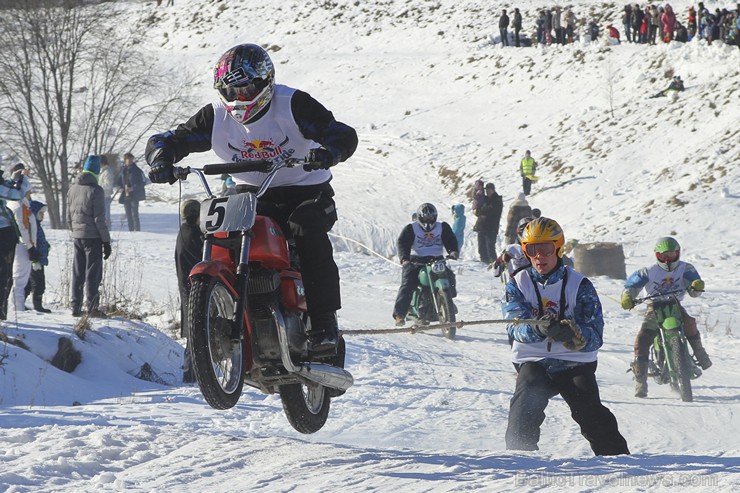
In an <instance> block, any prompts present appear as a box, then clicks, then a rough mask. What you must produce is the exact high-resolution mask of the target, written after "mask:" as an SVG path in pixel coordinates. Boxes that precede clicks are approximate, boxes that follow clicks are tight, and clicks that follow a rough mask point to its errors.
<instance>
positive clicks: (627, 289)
mask: <svg viewBox="0 0 740 493" xmlns="http://www.w3.org/2000/svg"><path fill="white" fill-rule="evenodd" d="M680 257H681V246H680V245H679V244H678V241H676V240H675V238H671V237H670V236H666V237H663V238H660V239H659V240H658V242H657V243H656V244H655V258H656V259H657V262H656V263H655V264H654V265H651V266H650V267H643V268H642V269H640V270H638V271H636V272H634V273H633V274H632V275H631V276H629V277H628V278H627V281H625V283H624V292H623V293H622V308H624V309H625V310H631V309H632V308H633V307H634V306H635V301H634V299H635V297H636V296H637V295H638V294H639V293H640V291H641V290H643V289H644V290H645V292H646V293H647V295H648V296H653V295H660V294H661V293H669V292H672V291H679V292H678V293H676V294H675V297H676V299H677V300H678V301H679V302H680V301H681V300H682V299H683V296H684V293H685V292H686V291H688V293H689V296H691V297H697V296H699V295H700V294H701V292H702V291H704V281H702V279H701V277H700V276H699V273H698V272H697V271H696V269H695V268H694V266H693V265H691V264H690V263H688V262H684V261H682V260H679V258H680ZM655 299H659V298H655ZM681 316H682V318H683V324H684V334H685V335H686V340H687V341H689V344H691V348H692V349H693V350H694V356H696V359H697V360H698V362H699V366H701V367H702V369H704V370H706V369H707V368H709V367H710V366H712V360H710V359H709V355H708V354H707V352H706V350H705V349H704V347H703V346H702V343H701V335H700V334H699V330H698V329H697V327H696V319H695V318H693V317H692V316H690V315H689V314H688V313H687V312H686V310H685V309H684V308H683V307H681ZM657 330H658V322H657V319H656V317H655V312H654V311H653V307H652V303H651V302H648V308H647V311H646V312H645V319H644V320H643V322H642V326H641V327H640V331H639V332H638V333H637V337H636V338H635V360H634V361H633V362H632V364H631V365H630V366H631V368H632V371H633V372H634V374H635V397H646V396H647V367H648V354H649V352H650V344H651V342H652V340H653V338H654V337H655V332H656V331H657Z"/></svg>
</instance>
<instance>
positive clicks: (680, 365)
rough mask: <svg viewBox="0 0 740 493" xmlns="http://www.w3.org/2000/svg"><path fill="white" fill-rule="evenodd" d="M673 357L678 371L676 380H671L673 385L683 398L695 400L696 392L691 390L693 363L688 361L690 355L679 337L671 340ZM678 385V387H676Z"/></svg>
mask: <svg viewBox="0 0 740 493" xmlns="http://www.w3.org/2000/svg"><path fill="white" fill-rule="evenodd" d="M670 345H671V358H672V359H673V369H674V370H675V372H676V382H675V383H674V382H671V387H672V388H674V389H675V390H677V391H678V393H679V394H680V395H681V400H682V401H684V402H691V401H693V400H694V394H693V392H692V390H691V374H692V373H693V372H692V370H691V363H690V362H689V361H688V355H687V354H686V351H685V350H684V347H683V346H682V345H681V340H680V338H678V337H673V338H672V339H671V340H670ZM676 387H678V388H676Z"/></svg>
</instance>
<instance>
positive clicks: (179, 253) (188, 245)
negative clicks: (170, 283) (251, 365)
mask: <svg viewBox="0 0 740 493" xmlns="http://www.w3.org/2000/svg"><path fill="white" fill-rule="evenodd" d="M180 218H181V219H182V224H180V230H179V231H178V232H177V240H176V241H175V270H176V271H177V285H178V286H179V289H180V336H181V337H185V338H186V340H187V343H186V346H185V353H184V360H183V377H182V381H183V382H185V383H192V382H195V374H194V373H193V360H192V355H191V347H190V329H189V328H188V326H187V318H188V317H187V313H188V300H189V299H190V277H189V276H190V271H191V270H193V267H195V264H197V263H198V262H200V261H201V260H202V259H203V233H202V232H201V230H200V202H198V201H197V200H186V201H185V202H184V203H183V204H182V207H181V209H180Z"/></svg>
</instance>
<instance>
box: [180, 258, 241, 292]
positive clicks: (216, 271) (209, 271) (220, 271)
mask: <svg viewBox="0 0 740 493" xmlns="http://www.w3.org/2000/svg"><path fill="white" fill-rule="evenodd" d="M199 275H205V276H210V277H217V278H219V279H221V280H222V281H223V283H224V285H225V286H226V287H227V288H228V289H229V291H231V293H232V294H233V295H234V296H235V297H237V298H238V297H239V295H238V294H237V292H236V289H235V286H234V285H235V283H236V275H234V273H233V272H232V271H231V270H229V268H228V267H227V266H225V265H224V264H223V263H222V262H217V261H215V260H209V261H205V262H198V263H197V264H195V267H193V270H191V271H190V276H188V277H189V278H192V277H194V276H199Z"/></svg>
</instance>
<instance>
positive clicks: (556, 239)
mask: <svg viewBox="0 0 740 493" xmlns="http://www.w3.org/2000/svg"><path fill="white" fill-rule="evenodd" d="M549 242H552V244H553V246H554V247H555V248H554V251H555V253H557V254H558V257H560V258H562V257H563V246H564V245H565V235H564V234H563V228H561V227H560V225H559V224H558V223H557V222H556V221H555V220H554V219H550V218H547V217H538V218H537V219H533V220H532V221H530V222H529V223H527V225H526V226H525V227H524V231H523V232H522V250H524V252H525V253H526V254H527V256H529V257H532V256H533V255H531V254H530V253H529V252H527V245H529V244H536V243H549ZM551 252H552V250H551Z"/></svg>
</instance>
